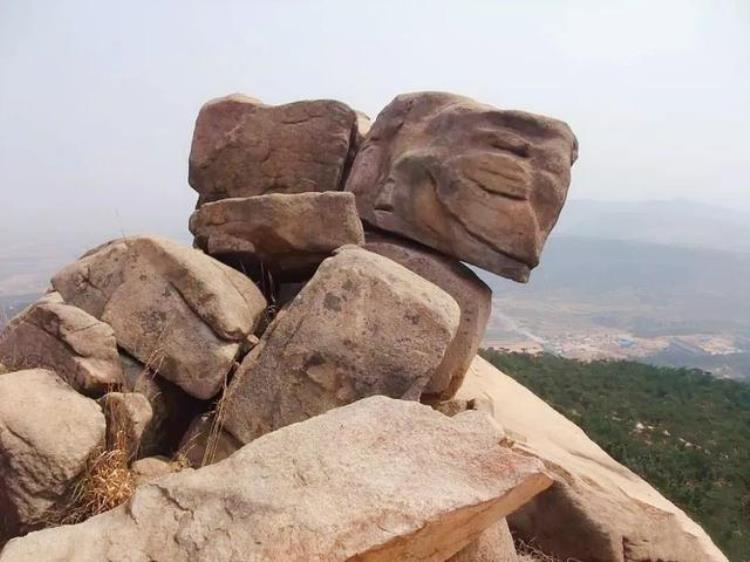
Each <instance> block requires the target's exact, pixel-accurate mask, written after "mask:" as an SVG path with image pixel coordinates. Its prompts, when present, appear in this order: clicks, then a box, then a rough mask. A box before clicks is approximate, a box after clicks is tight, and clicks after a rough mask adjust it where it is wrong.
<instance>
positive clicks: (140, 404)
mask: <svg viewBox="0 0 750 562" xmlns="http://www.w3.org/2000/svg"><path fill="white" fill-rule="evenodd" d="M99 404H100V405H101V407H102V410H104V416H105V418H106V420H107V444H108V446H109V448H110V449H113V448H115V447H116V448H118V449H123V450H124V451H126V452H127V457H128V459H133V458H135V457H136V456H137V454H138V452H139V451H140V447H141V439H142V437H143V435H144V434H145V433H146V431H147V430H148V428H149V425H150V424H151V420H152V418H153V416H154V413H153V410H152V409H151V404H150V403H149V401H148V399H147V398H146V397H145V396H144V395H143V394H140V393H138V392H128V393H123V392H110V393H108V394H105V395H104V396H102V398H100V399H99Z"/></svg>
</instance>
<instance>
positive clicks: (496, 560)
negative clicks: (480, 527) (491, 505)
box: [447, 519, 519, 562]
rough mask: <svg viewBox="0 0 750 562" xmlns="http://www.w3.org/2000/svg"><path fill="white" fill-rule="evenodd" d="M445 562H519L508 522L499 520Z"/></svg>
mask: <svg viewBox="0 0 750 562" xmlns="http://www.w3.org/2000/svg"><path fill="white" fill-rule="evenodd" d="M447 562H519V558H518V554H516V547H515V545H514V544H513V537H512V536H511V534H510V529H509V528H508V522H507V521H506V520H505V519H501V520H500V521H498V522H497V523H495V524H494V525H493V526H492V527H490V528H489V529H487V530H486V531H484V532H483V533H482V534H481V535H479V538H478V539H477V540H475V541H474V542H473V543H471V544H470V545H469V546H467V547H466V548H464V549H463V550H462V551H461V552H459V553H458V554H456V555H455V556H452V557H451V558H449V559H448V561H447Z"/></svg>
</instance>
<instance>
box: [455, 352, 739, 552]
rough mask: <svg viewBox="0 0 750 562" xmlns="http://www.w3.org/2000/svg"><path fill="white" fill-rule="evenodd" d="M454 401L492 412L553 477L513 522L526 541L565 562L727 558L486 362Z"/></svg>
mask: <svg viewBox="0 0 750 562" xmlns="http://www.w3.org/2000/svg"><path fill="white" fill-rule="evenodd" d="M457 398H458V399H459V400H467V401H468V402H469V403H470V404H474V405H475V406H476V407H479V408H480V409H485V410H488V411H489V413H491V414H492V415H493V417H494V419H495V420H496V421H497V422H498V423H499V424H500V425H501V426H502V427H503V429H504V430H505V431H506V434H507V436H508V437H509V438H510V439H512V440H514V441H515V444H514V445H513V449H514V450H517V451H519V452H521V453H522V454H524V455H528V456H533V457H536V458H538V459H540V460H541V461H542V462H543V463H544V464H545V466H546V467H547V469H548V471H549V473H550V474H551V475H553V477H554V479H555V484H554V485H553V486H552V487H551V488H550V489H549V490H547V491H546V492H544V493H543V494H540V495H539V496H538V497H537V498H535V499H534V500H533V501H531V502H530V503H529V504H528V505H526V506H524V507H523V508H522V509H521V510H519V511H518V512H516V513H514V514H513V515H511V516H510V517H509V518H508V522H509V523H510V526H511V529H513V531H514V533H516V534H517V535H518V536H519V537H520V538H521V539H523V540H524V541H526V542H528V543H531V544H534V545H536V546H537V547H540V548H541V549H542V550H544V551H545V552H547V553H548V554H550V555H553V556H555V557H557V558H559V559H561V560H567V559H576V560H586V561H591V562H631V561H636V560H679V561H680V562H726V561H727V558H726V557H725V556H724V555H723V554H722V553H721V552H720V551H719V549H718V548H717V547H716V546H715V545H714V544H713V542H712V541H711V539H710V538H709V537H708V535H707V534H706V533H705V532H704V531H703V529H701V528H700V527H699V526H698V525H697V524H696V523H694V522H693V521H692V520H691V519H690V518H689V517H688V516H687V515H686V514H685V513H684V512H683V511H682V510H681V509H679V508H678V507H677V506H675V505H674V504H672V503H671V502H670V501H668V500H667V499H666V498H664V497H663V496H662V495H661V494H659V492H657V491H656V490H655V489H654V488H653V487H651V486H650V485H649V484H648V483H647V482H645V481H644V480H643V479H641V478H640V477H639V476H637V475H636V474H634V473H633V472H631V471H630V470H628V469H627V468H626V467H624V466H622V465H621V464H619V463H618V462H617V461H615V460H614V459H613V458H612V457H610V456H609V455H607V453H605V452H604V451H603V450H602V449H601V448H599V446H598V445H596V444H595V443H594V442H593V441H591V440H590V439H589V438H588V437H587V436H586V434H585V433H584V432H583V431H582V430H581V429H580V428H579V427H577V426H576V425H575V424H573V423H572V422H571V421H569V420H568V419H566V418H565V417H564V416H562V415H561V414H559V413H558V412H557V411H555V410H554V409H553V408H552V407H550V406H548V405H547V404H546V403H545V402H544V401H543V400H541V399H539V398H538V397H536V396H535V395H534V394H532V393H531V392H530V391H529V390H527V389H526V388H524V387H523V386H521V385H520V384H518V383H517V382H515V381H514V380H513V379H512V378H510V377H509V376H507V375H505V374H503V373H501V372H500V371H498V370H497V369H495V368H494V367H493V366H492V365H490V364H489V363H487V362H486V361H485V360H484V359H481V358H479V357H477V358H476V360H475V361H474V363H473V364H472V366H471V369H470V370H469V373H468V374H467V376H466V379H465V380H464V383H463V386H462V387H461V388H460V389H459V391H458V394H457Z"/></svg>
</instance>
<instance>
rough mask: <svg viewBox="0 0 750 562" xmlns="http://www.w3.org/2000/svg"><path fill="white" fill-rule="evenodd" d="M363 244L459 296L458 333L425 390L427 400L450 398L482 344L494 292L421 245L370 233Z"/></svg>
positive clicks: (460, 266) (457, 264)
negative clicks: (459, 315) (459, 319)
mask: <svg viewBox="0 0 750 562" xmlns="http://www.w3.org/2000/svg"><path fill="white" fill-rule="evenodd" d="M364 247H365V249H366V250H369V251H371V252H375V253H376V254H380V255H381V256H385V257H386V258H389V259H392V260H393V261H395V262H396V263H399V264H401V265H403V266H404V267H406V268H407V269H409V270H411V271H413V272H414V273H416V274H417V275H419V276H420V277H423V278H424V279H427V281H430V282H431V283H434V284H435V285H437V286H438V287H440V288H441V289H443V290H444V291H445V292H446V293H448V294H449V295H450V296H452V297H453V298H454V299H456V302H457V303H458V306H459V308H460V309H461V322H460V324H459V327H458V332H456V337H455V338H453V341H452V342H451V345H450V346H449V347H448V349H447V351H446V352H445V356H444V357H443V362H442V363H441V364H440V366H439V367H438V368H437V370H436V371H435V374H434V375H433V377H432V379H431V380H430V382H429V383H427V386H425V389H424V391H423V394H424V396H423V399H424V400H426V401H428V402H436V401H442V400H447V399H448V398H450V397H451V396H453V395H454V394H455V393H456V390H458V387H459V386H461V382H462V381H463V380H464V375H465V374H466V371H467V370H468V369H469V365H470V364H471V361H472V360H473V359H474V356H475V355H476V353H477V349H479V345H480V344H481V343H482V338H483V337H484V330H485V328H486V327H487V320H488V319H489V316H490V312H491V311H492V291H491V290H490V288H489V287H488V286H487V285H485V284H484V282H482V280H481V279H479V277H477V276H476V274H474V272H472V271H471V270H470V269H469V268H468V267H466V266H465V265H463V264H462V263H460V262H458V261H456V260H455V259H452V258H448V257H445V256H443V255H442V254H439V253H437V252H435V251H433V250H430V249H429V248H426V247H424V246H421V245H419V244H415V243H413V242H409V241H407V240H404V239H399V238H397V237H394V236H388V235H384V234H377V233H369V232H368V233H367V243H366V244H365V246H364Z"/></svg>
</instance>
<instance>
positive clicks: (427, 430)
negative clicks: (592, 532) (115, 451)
mask: <svg viewBox="0 0 750 562" xmlns="http://www.w3.org/2000/svg"><path fill="white" fill-rule="evenodd" d="M333 437H335V438H333ZM501 437H502V434H501V432H500V430H499V429H498V428H497V427H496V426H495V425H494V424H493V423H492V422H491V421H490V420H489V418H488V417H487V416H485V415H483V414H479V413H476V412H474V413H467V414H461V415H459V416H457V417H455V418H448V417H446V416H443V415H442V414H440V413H438V412H435V411H433V410H431V409H430V408H428V407H427V406H422V405H420V404H418V403H416V402H408V401H404V400H392V399H390V398H386V397H383V396H377V397H371V398H368V399H365V400H361V401H359V402H356V403H354V404H351V405H349V406H345V407H343V408H339V409H336V410H333V411H331V412H328V413H327V414H324V415H321V416H318V417H315V418H312V419H309V420H307V421H305V422H303V423H299V424H294V425H291V426H288V427H285V428H283V429H280V430H278V431H275V432H273V433H270V434H268V435H266V436H264V437H263V438H261V439H258V440H256V441H254V442H253V443H251V444H250V445H247V446H245V447H243V448H242V449H241V450H240V451H238V452H237V453H235V454H234V455H232V456H231V457H229V458H228V459H226V460H224V461H222V462H220V463H217V464H214V465H211V466H207V467H204V468H202V469H200V470H185V471H182V472H179V473H177V474H173V475H169V476H165V477H162V478H160V479H158V480H156V481H154V482H151V483H149V484H144V485H142V486H140V487H139V488H138V489H137V490H136V492H135V495H134V497H133V498H132V499H131V500H130V502H128V504H126V505H123V506H120V507H118V508H116V509H114V510H112V511H109V512H107V513H105V514H103V515H100V516H98V517H94V518H91V519H89V520H88V521H86V522H84V523H81V524H78V525H69V526H65V527H58V528H55V529H48V530H45V531H40V532H36V533H32V534H30V535H28V536H26V537H23V538H18V539H15V540H13V541H11V542H9V543H8V545H7V546H6V547H5V549H4V550H3V551H2V553H1V554H0V561H1V562H22V561H23V562H30V561H34V562H36V561H38V560H46V561H50V562H56V561H63V560H70V559H72V558H74V559H75V560H77V561H78V562H88V561H91V562H93V561H97V562H98V561H100V560H108V561H110V562H117V561H126V560H169V561H173V562H180V561H185V562H186V561H188V560H191V561H196V562H198V561H209V560H211V561H212V560H253V561H257V562H261V561H268V562H272V561H273V562H276V561H283V560H299V561H303V560H304V561H307V560H310V561H313V560H317V561H323V560H325V561H327V562H336V561H341V562H344V561H346V560H351V561H354V560H361V561H365V560H367V561H370V562H379V561H382V562H386V561H387V562H391V561H395V560H404V561H406V560H421V561H424V562H439V561H443V560H446V559H448V558H450V557H451V556H453V554H455V553H456V552H458V551H459V550H461V549H462V548H464V547H465V546H466V545H467V544H469V543H471V542H472V541H474V540H475V539H477V538H478V537H479V536H480V535H481V533H482V532H483V531H484V530H485V529H487V528H488V527H490V526H491V525H493V524H494V523H495V522H497V521H498V520H500V519H502V518H503V517H504V516H506V515H507V514H508V513H511V512H513V511H514V510H516V509H517V508H518V507H519V506H521V505H522V504H523V503H525V502H527V501H528V500H529V499H531V498H532V497H533V496H534V495H535V494H537V493H538V492H540V491H541V490H543V489H544V488H545V487H546V486H548V485H549V483H550V479H549V477H548V476H546V475H545V474H544V473H543V472H542V470H541V463H540V462H539V461H537V460H536V459H531V458H527V457H524V456H521V455H517V454H515V453H513V452H511V451H510V450H509V449H508V448H507V447H504V446H503V445H502V444H501Z"/></svg>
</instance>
